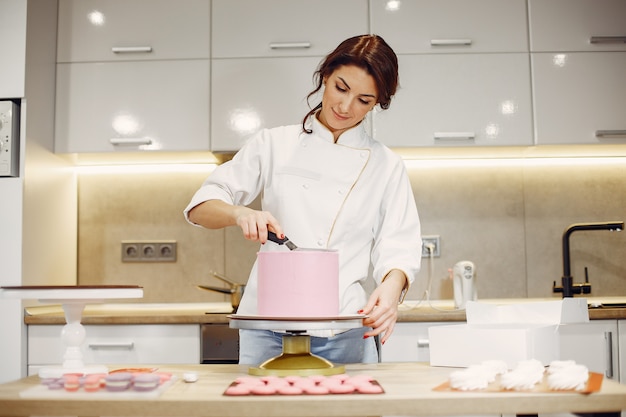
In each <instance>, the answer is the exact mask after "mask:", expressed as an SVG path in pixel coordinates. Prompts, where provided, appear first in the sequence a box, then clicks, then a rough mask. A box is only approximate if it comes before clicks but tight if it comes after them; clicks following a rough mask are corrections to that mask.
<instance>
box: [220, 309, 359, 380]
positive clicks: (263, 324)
mask: <svg viewBox="0 0 626 417" xmlns="http://www.w3.org/2000/svg"><path fill="white" fill-rule="evenodd" d="M228 318H229V319H230V327H231V328H233V329H250V330H276V329H280V330H281V331H285V332H286V333H285V334H284V335H283V351H282V353H281V354H280V355H278V356H275V357H273V358H271V359H268V360H266V361H265V362H263V363H262V364H260V365H259V366H258V367H250V368H249V370H248V373H249V374H250V375H276V376H289V375H300V376H308V375H336V374H342V373H344V372H345V366H343V365H335V364H333V363H332V362H330V361H328V360H326V359H324V358H322V357H320V356H317V355H315V354H313V353H311V336H310V335H308V334H307V333H306V332H307V331H311V330H349V329H356V328H359V327H361V326H363V319H364V318H365V316H364V315H362V314H361V315H349V316H335V317H293V318H292V317H267V316H250V315H248V316H246V315H237V314H232V315H230V316H228Z"/></svg>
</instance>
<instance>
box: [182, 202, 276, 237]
mask: <svg viewBox="0 0 626 417" xmlns="http://www.w3.org/2000/svg"><path fill="white" fill-rule="evenodd" d="M189 220H191V221H192V222H193V223H195V224H198V225H200V226H203V227H206V228H207V229H223V228H224V227H228V226H239V227H240V228H241V230H242V232H243V236H244V237H245V238H246V239H248V240H254V241H259V242H261V243H263V244H264V243H265V242H267V231H268V230H271V231H272V232H274V233H276V235H277V236H279V237H280V238H281V239H282V238H283V237H285V236H284V235H283V228H282V227H281V226H280V223H278V220H276V219H275V218H274V216H272V214H271V213H270V212H269V211H262V210H254V209H251V208H249V207H245V206H235V205H232V204H229V203H226V202H224V201H222V200H208V201H205V202H203V203H200V204H198V205H197V206H195V207H194V208H192V209H191V210H190V211H189Z"/></svg>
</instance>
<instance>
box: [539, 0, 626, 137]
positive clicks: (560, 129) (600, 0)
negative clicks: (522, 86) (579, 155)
mask: <svg viewBox="0 0 626 417" xmlns="http://www.w3.org/2000/svg"><path fill="white" fill-rule="evenodd" d="M529 11H530V39H531V50H532V52H531V61H532V72H533V95H534V103H535V106H534V113H535V115H534V120H535V135H536V143H537V144H539V145H544V144H596V143H626V83H624V74H625V73H626V1H624V0H550V1H545V0H529Z"/></svg>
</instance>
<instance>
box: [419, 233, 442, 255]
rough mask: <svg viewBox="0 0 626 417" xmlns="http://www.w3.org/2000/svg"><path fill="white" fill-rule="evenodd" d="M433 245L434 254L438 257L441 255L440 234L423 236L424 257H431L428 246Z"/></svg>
mask: <svg viewBox="0 0 626 417" xmlns="http://www.w3.org/2000/svg"><path fill="white" fill-rule="evenodd" d="M430 245H432V247H433V249H432V252H433V256H434V257H435V258H438V257H439V256H441V245H440V241H439V235H430V236H422V258H430V251H429V250H428V246H430Z"/></svg>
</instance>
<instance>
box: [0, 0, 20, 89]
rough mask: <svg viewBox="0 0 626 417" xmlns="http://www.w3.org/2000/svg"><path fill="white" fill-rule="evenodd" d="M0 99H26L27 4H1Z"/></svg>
mask: <svg viewBox="0 0 626 417" xmlns="http://www.w3.org/2000/svg"><path fill="white" fill-rule="evenodd" d="M0 51H2V60H1V61H0V74H2V76H0V98H21V97H24V75H25V70H26V56H25V51H26V2H25V1H22V0H3V1H2V2H0Z"/></svg>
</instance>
